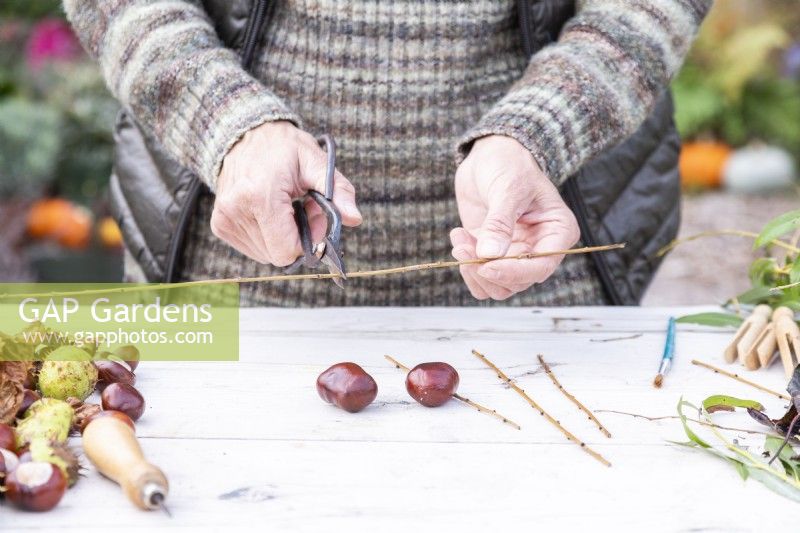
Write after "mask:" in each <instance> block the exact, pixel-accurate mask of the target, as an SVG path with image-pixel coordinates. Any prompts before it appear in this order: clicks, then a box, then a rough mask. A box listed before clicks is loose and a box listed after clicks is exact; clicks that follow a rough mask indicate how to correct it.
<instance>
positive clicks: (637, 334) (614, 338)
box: [589, 333, 643, 342]
mask: <svg viewBox="0 0 800 533" xmlns="http://www.w3.org/2000/svg"><path fill="white" fill-rule="evenodd" d="M642 335H643V334H642V333H636V334H635V335H628V336H626V337H609V338H607V339H589V342H616V341H629V340H631V339H638V338H639V337H641V336H642Z"/></svg>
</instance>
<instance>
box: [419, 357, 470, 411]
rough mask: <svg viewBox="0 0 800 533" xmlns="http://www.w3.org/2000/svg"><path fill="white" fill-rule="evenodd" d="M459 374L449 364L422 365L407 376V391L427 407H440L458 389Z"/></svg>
mask: <svg viewBox="0 0 800 533" xmlns="http://www.w3.org/2000/svg"><path fill="white" fill-rule="evenodd" d="M458 381H459V380H458V372H456V369H455V368H453V367H452V366H450V365H448V364H447V363H421V364H419V365H417V366H415V367H414V368H412V369H411V371H410V372H409V373H408V375H407V376H406V390H407V391H408V394H410V395H411V397H412V398H414V399H415V400H417V401H418V402H419V403H421V404H422V405H424V406H425V407H439V406H440V405H443V404H444V403H446V402H447V401H448V400H449V399H450V398H451V397H452V396H453V394H455V392H456V390H457V389H458Z"/></svg>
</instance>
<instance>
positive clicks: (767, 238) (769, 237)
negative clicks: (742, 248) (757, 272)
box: [753, 209, 800, 248]
mask: <svg viewBox="0 0 800 533" xmlns="http://www.w3.org/2000/svg"><path fill="white" fill-rule="evenodd" d="M798 227H800V209H796V210H794V211H789V212H788V213H784V214H782V215H780V216H778V217H775V218H773V219H772V220H770V221H769V222H767V224H766V225H765V226H764V229H762V230H761V233H760V234H759V235H758V238H756V242H755V243H754V244H753V248H760V247H762V246H766V245H767V244H769V243H770V242H771V241H774V240H775V239H777V238H778V237H781V236H783V235H785V234H787V233H789V232H790V231H793V230H795V229H796V228H798Z"/></svg>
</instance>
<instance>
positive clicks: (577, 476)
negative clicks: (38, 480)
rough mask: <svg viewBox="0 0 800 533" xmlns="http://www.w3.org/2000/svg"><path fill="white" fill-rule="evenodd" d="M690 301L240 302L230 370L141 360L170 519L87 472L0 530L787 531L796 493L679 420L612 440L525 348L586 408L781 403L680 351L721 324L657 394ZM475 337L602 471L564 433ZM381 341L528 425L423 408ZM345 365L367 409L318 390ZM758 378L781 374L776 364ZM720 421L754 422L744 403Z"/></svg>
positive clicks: (618, 420) (716, 341) (148, 429)
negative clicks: (635, 304) (674, 328)
mask: <svg viewBox="0 0 800 533" xmlns="http://www.w3.org/2000/svg"><path fill="white" fill-rule="evenodd" d="M697 310H698V309H697V308H693V309H677V308H669V309H658V308H569V309H564V308H561V309H559V308H556V309H529V308H528V309H494V310H489V309H459V308H433V309H359V308H351V309H325V310H273V309H254V310H243V311H242V313H241V361H240V362H238V363H203V364H177V363H143V364H142V365H141V366H140V369H139V372H138V387H139V388H140V390H141V391H142V393H143V394H144V396H145V397H146V399H147V402H148V408H147V412H146V414H145V416H144V417H143V418H142V419H141V420H140V422H139V424H138V434H139V436H140V438H141V439H142V444H143V447H144V449H145V452H146V454H147V455H148V456H149V458H150V459H151V460H152V461H153V462H154V463H156V464H158V465H160V466H161V467H162V468H163V469H164V470H165V471H166V472H167V473H168V475H169V478H170V481H171V484H172V493H171V495H170V498H169V505H170V508H171V510H172V514H173V516H172V518H171V519H170V518H168V517H167V516H165V515H164V514H162V513H146V512H140V511H137V510H136V509H134V508H133V507H132V506H131V504H129V503H128V502H127V500H125V499H124V497H123V495H122V493H121V491H119V490H118V488H117V487H116V486H115V485H114V484H112V483H111V482H109V481H107V480H105V479H103V478H101V477H100V476H99V475H98V474H97V473H96V472H94V471H93V470H91V469H90V470H89V471H88V472H87V475H86V478H85V479H82V480H81V481H80V482H79V483H78V484H77V485H76V487H75V488H74V489H72V490H70V491H69V492H68V493H67V495H66V496H65V497H64V500H63V501H62V503H61V504H60V506H59V507H57V508H56V509H55V510H54V511H52V512H50V513H47V514H44V515H37V514H26V513H22V512H18V511H15V510H13V509H11V508H9V507H8V505H3V506H1V507H0V530H2V531H26V530H34V531H41V530H51V529H56V528H59V527H60V528H63V529H64V530H72V531H101V530H102V531H140V530H141V531H145V530H146V531H156V530H161V529H164V530H177V529H183V530H186V531H200V530H219V531H232V530H253V531H267V530H269V531H283V530H290V531H337V532H338V531H346V529H345V528H352V529H350V530H351V531H381V532H384V531H415V530H417V531H434V530H438V531H478V530H483V531H485V530H486V528H492V529H493V530H495V531H500V530H501V527H509V528H511V527H513V528H514V529H515V530H521V529H522V528H526V529H528V530H531V529H530V527H531V526H533V527H534V529H532V530H535V531H552V530H563V531H572V530H576V529H578V528H580V529H581V530H583V531H587V530H593V531H606V530H609V531H690V530H691V531H724V532H732V531H768V530H777V528H782V529H781V530H782V531H796V530H797V524H798V517H799V516H800V507H797V506H796V504H794V503H792V502H790V501H789V500H786V499H783V498H781V497H780V496H777V495H775V494H773V493H771V492H769V491H768V490H767V489H766V488H764V487H763V486H761V485H760V484H759V483H757V482H755V481H748V482H743V481H742V480H741V479H740V478H739V477H738V475H737V474H736V472H735V471H734V469H733V468H731V467H730V466H729V465H727V464H725V463H724V462H722V461H718V460H715V459H713V458H710V457H708V456H706V455H704V454H701V453H699V452H697V451H694V450H688V449H685V448H681V447H677V446H674V445H671V444H669V443H668V442H666V439H675V440H685V437H684V435H683V432H682V430H681V429H680V427H679V422H678V421H677V420H664V421H660V422H649V421H644V420H640V419H634V418H630V417H627V416H621V415H616V414H610V413H598V416H599V417H600V419H601V420H602V421H603V422H605V424H606V426H607V427H608V428H609V429H610V430H611V432H612V433H613V439H606V438H605V437H604V436H603V435H602V434H601V433H600V432H599V431H598V430H597V429H596V428H595V427H594V426H592V425H591V424H590V423H589V421H588V420H587V419H586V418H585V417H584V416H582V415H581V413H580V412H579V411H578V410H577V409H576V408H575V407H574V406H573V405H572V404H570V403H569V402H568V401H567V400H566V399H565V398H564V397H563V396H561V395H560V393H559V392H558V391H557V390H556V389H555V387H554V386H553V385H552V384H551V383H550V381H549V379H548V378H547V376H546V375H544V374H543V373H542V372H541V370H540V368H539V364H538V362H537V360H536V354H537V353H542V354H544V356H545V358H546V360H547V361H548V362H549V363H550V364H551V365H552V367H553V370H554V372H555V373H556V375H557V376H558V377H559V379H560V380H561V382H562V383H563V385H564V386H565V387H566V388H567V389H568V390H569V391H571V392H572V393H574V394H575V395H576V396H577V397H578V398H579V399H580V400H582V401H583V402H584V403H585V404H586V405H587V406H589V407H590V408H591V409H593V410H600V409H613V410H622V411H630V412H635V413H642V414H646V415H672V414H675V406H676V404H677V402H678V398H679V397H680V396H681V395H683V396H684V397H685V398H686V399H689V400H692V401H695V402H700V401H701V400H702V399H703V398H705V397H706V396H707V395H710V394H712V393H727V394H733V395H737V396H740V397H745V398H753V399H758V400H760V401H761V402H762V403H764V404H765V406H766V407H767V409H768V412H770V413H772V414H778V413H780V412H781V409H782V407H783V403H784V402H782V401H781V400H779V399H775V398H771V397H769V396H767V395H765V394H761V393H759V392H758V391H755V390H752V389H750V388H748V387H746V386H744V385H740V384H738V383H736V382H733V381H731V380H728V379H727V378H723V377H721V376H718V375H716V374H713V373H711V372H710V371H708V370H705V369H702V368H698V367H695V366H692V365H691V364H690V363H689V361H690V360H691V359H692V358H700V359H702V360H705V361H708V362H712V363H714V364H717V365H720V366H723V365H724V363H722V361H721V356H720V353H721V350H722V348H723V346H724V345H725V343H726V341H728V339H729V337H730V334H729V333H724V332H722V331H718V330H713V329H708V328H702V327H699V326H680V327H679V331H678V337H677V354H676V365H675V367H674V368H673V371H672V372H671V373H670V374H669V376H668V377H667V379H666V383H665V387H664V388H663V389H661V390H655V389H654V388H653V387H652V385H651V380H652V379H653V375H654V373H655V371H656V368H657V365H658V360H659V358H660V355H661V351H662V347H663V342H664V329H665V326H666V319H667V317H668V316H669V315H671V314H672V315H680V314H683V313H686V312H687V311H697ZM472 348H476V349H478V350H480V351H482V352H484V353H486V354H487V355H488V356H489V357H490V358H492V359H493V360H494V361H495V362H496V363H497V364H498V365H499V366H500V367H502V368H503V369H504V370H506V372H507V373H508V374H509V375H510V376H512V377H513V378H515V379H517V380H518V382H519V383H520V385H521V386H523V387H524V388H525V389H526V390H528V391H529V392H530V393H531V394H532V395H533V396H534V398H536V399H537V400H538V401H539V402H540V403H541V404H542V405H543V407H544V408H545V409H547V410H549V411H550V412H551V413H553V414H555V415H557V417H558V418H559V419H561V421H562V422H563V424H564V425H565V426H566V427H567V428H569V429H571V430H573V431H574V432H575V433H577V434H578V435H579V436H580V437H582V438H584V439H585V440H586V441H587V442H588V443H589V444H590V445H591V446H592V447H594V448H595V449H597V450H598V451H600V452H601V453H602V454H603V455H605V456H606V457H607V458H608V459H609V460H610V461H611V462H612V463H613V467H611V468H606V467H604V466H602V465H601V464H599V463H597V462H595V461H594V460H593V459H592V458H591V457H589V456H588V455H586V454H584V453H581V451H580V450H579V449H577V448H576V447H575V446H574V445H573V444H571V443H568V442H567V441H565V439H564V438H563V437H562V435H561V434H560V433H558V432H557V431H556V430H555V429H554V428H553V427H552V426H550V425H548V424H546V423H545V421H544V420H543V419H542V417H540V416H539V415H538V413H536V412H535V411H533V410H532V409H531V408H530V407H529V406H528V405H527V404H525V403H524V402H523V400H522V399H521V398H519V397H518V396H517V395H516V394H514V393H513V392H512V391H510V390H508V389H507V388H506V387H505V386H504V385H502V384H501V383H500V382H499V380H498V379H497V378H496V376H495V375H494V374H493V373H492V372H491V371H489V370H487V369H486V368H485V367H484V366H483V365H482V364H481V362H480V361H478V360H477V359H476V358H475V357H474V356H472V355H471V354H470V349H472ZM386 353H389V354H392V355H394V356H396V357H397V358H398V359H399V360H400V361H401V362H404V363H406V364H408V365H410V366H413V365H414V364H417V363H419V362H423V361H438V360H441V361H447V362H449V363H450V364H452V365H453V366H455V367H456V368H457V369H458V370H459V372H460V375H461V387H460V390H459V392H462V393H464V394H465V395H467V396H469V397H470V398H472V399H473V400H475V401H478V402H481V403H484V404H486V405H488V406H491V407H493V408H496V409H497V410H499V411H500V412H502V413H504V414H505V415H507V416H509V417H510V418H512V419H514V420H515V421H517V422H518V423H519V424H520V425H521V426H522V430H521V431H516V430H514V429H512V428H510V427H508V426H505V425H503V424H501V423H499V422H498V421H497V420H495V419H493V418H491V417H489V416H486V415H483V414H481V413H478V412H475V411H473V410H470V409H468V408H466V407H465V406H463V405H461V404H459V403H457V402H449V403H448V404H446V405H445V406H443V407H441V408H438V409H429V408H425V407H422V406H421V405H419V404H416V403H415V402H413V401H412V400H411V399H410V398H409V397H408V395H407V394H406V392H405V388H404V375H403V373H402V372H401V371H399V370H397V369H395V368H393V367H391V366H390V365H389V364H388V363H387V362H386V361H385V360H384V359H383V355H384V354H386ZM339 361H354V362H357V363H359V364H361V365H362V366H363V367H364V368H365V369H366V370H367V371H368V372H369V373H371V374H372V375H373V376H374V377H375V379H376V380H377V381H378V384H379V394H378V398H377V400H376V402H375V403H374V404H372V405H371V406H370V407H369V408H367V409H366V410H365V411H363V412H361V413H358V414H348V413H346V412H344V411H341V410H339V409H336V408H334V407H332V406H330V405H327V404H325V403H323V402H322V401H321V400H320V399H319V397H318V396H317V392H316V390H315V380H316V377H317V375H318V374H319V373H320V372H321V371H322V370H324V369H325V368H326V367H327V366H329V365H330V364H333V363H336V362H339ZM751 377H752V378H753V379H755V380H757V381H758V382H760V383H762V384H764V385H767V386H770V387H772V388H774V389H777V390H783V388H784V385H785V380H784V379H783V376H782V373H781V371H780V369H779V368H777V367H774V368H772V369H771V370H769V371H761V372H758V373H754V374H752V375H751ZM719 416H721V418H720V420H721V423H725V422H728V423H730V424H731V425H736V426H737V427H753V428H755V427H756V426H755V425H754V424H750V423H749V422H748V420H746V417H745V416H743V415H742V414H727V413H723V414H721V415H719ZM73 444H74V445H76V446H79V444H80V442H79V440H77V439H76V440H74V441H73ZM759 509H763V511H762V512H759V511H758V510H759ZM781 509H782V511H780V510H781ZM434 528H437V529H434Z"/></svg>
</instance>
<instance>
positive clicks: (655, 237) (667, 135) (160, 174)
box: [110, 0, 680, 305]
mask: <svg viewBox="0 0 800 533" xmlns="http://www.w3.org/2000/svg"><path fill="white" fill-rule="evenodd" d="M517 3H518V14H519V22H520V30H521V31H520V36H521V39H522V42H523V48H524V50H525V51H526V53H528V54H529V55H530V54H534V53H536V51H537V50H539V49H540V48H542V47H543V46H545V45H546V44H548V43H550V42H552V41H554V40H556V39H557V37H558V34H559V32H560V31H561V28H562V27H563V25H564V23H565V22H566V21H567V20H569V18H570V17H572V16H573V14H574V9H575V8H574V0H518V2H517ZM203 4H204V5H205V9H206V11H207V12H208V14H209V15H210V17H211V19H212V20H214V22H215V24H216V30H217V33H218V34H219V36H220V38H221V39H222V41H223V42H224V43H225V44H226V45H227V46H229V47H231V48H233V49H236V50H239V51H240V52H241V54H242V63H243V65H244V67H245V68H249V66H250V63H251V61H252V58H253V54H254V51H255V44H256V42H257V40H258V36H259V32H261V31H262V30H263V28H264V26H265V25H266V23H265V20H266V17H267V15H268V13H267V12H268V5H269V2H268V0H231V1H225V0H204V1H203ZM672 114H673V108H672V99H671V96H670V94H669V92H668V91H665V93H664V94H663V95H662V96H661V97H660V98H659V99H658V103H657V104H656V106H655V108H654V109H653V111H652V112H651V114H650V116H649V117H648V118H647V120H645V122H644V123H643V124H642V125H641V127H640V128H639V129H638V130H637V131H636V132H635V133H634V134H633V135H632V136H631V137H629V138H628V139H626V140H625V141H623V142H622V143H620V144H619V145H617V146H616V147H614V148H613V149H611V150H608V151H606V152H604V153H603V154H601V155H599V156H598V157H596V158H594V159H593V160H592V161H590V162H589V163H588V164H586V165H585V166H584V167H583V168H582V169H581V170H580V171H579V172H578V173H577V174H576V175H575V176H572V177H571V178H570V179H568V180H567V182H566V183H565V185H564V186H563V187H562V190H561V192H562V195H563V196H564V199H565V200H566V201H567V203H568V204H569V205H570V207H571V208H572V210H573V211H574V212H575V215H576V216H577V219H578V222H579V224H580V227H581V240H582V241H583V243H584V244H586V245H587V246H591V245H598V244H608V243H615V242H626V243H627V246H626V248H624V249H622V250H617V251H612V252H605V253H602V254H592V255H591V258H592V260H593V261H594V264H595V266H596V267H597V271H598V273H599V275H600V278H601V281H602V284H603V288H604V289H605V291H606V294H607V297H608V299H609V301H610V302H612V303H614V304H616V305H636V304H638V303H639V300H640V299H641V297H642V294H643V292H644V290H645V289H646V288H647V285H648V283H649V282H650V280H651V279H652V277H653V274H654V272H655V270H656V268H657V266H658V262H659V261H658V259H656V258H654V255H655V252H656V251H657V250H658V249H659V248H660V247H662V246H663V245H665V244H666V243H668V242H669V241H670V240H671V239H673V238H674V236H675V234H676V233H677V230H678V222H679V210H678V206H679V194H680V189H679V181H678V170H677V160H678V151H679V148H680V140H679V138H678V134H677V132H676V130H675V125H674V123H673V119H672ZM115 140H116V144H117V149H116V154H115V168H114V174H113V175H112V177H111V185H110V192H111V200H112V205H113V208H114V212H115V216H116V218H117V220H118V222H119V224H120V227H121V228H122V232H123V235H124V238H125V244H126V246H127V247H128V250H129V251H130V252H131V253H132V254H133V256H134V258H135V259H136V260H137V261H138V262H139V264H140V265H141V267H142V269H143V270H144V272H145V274H146V275H147V277H148V279H149V280H150V281H174V280H175V278H176V276H177V274H178V268H179V264H178V263H179V260H180V256H181V253H182V250H183V240H184V235H185V233H186V229H187V227H188V222H189V219H190V217H191V215H192V214H193V212H194V207H195V204H196V200H197V198H198V196H199V194H200V193H201V191H202V190H203V188H204V187H205V186H204V185H202V183H201V182H200V180H199V179H198V178H197V177H196V176H194V175H193V174H192V173H191V172H190V171H189V170H187V169H185V168H183V167H181V166H180V165H179V164H178V163H176V162H175V161H174V160H173V159H172V158H171V157H170V156H169V155H168V154H166V153H165V152H164V150H163V149H162V148H161V147H160V144H159V143H158V141H157V140H156V139H154V138H152V137H150V136H149V135H147V134H146V133H144V132H143V131H142V130H141V129H140V128H139V127H138V126H137V125H136V124H135V122H134V121H133V120H131V118H130V117H129V116H128V115H127V114H126V113H124V112H123V113H121V114H120V117H119V119H118V121H117V124H116V127H115Z"/></svg>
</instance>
